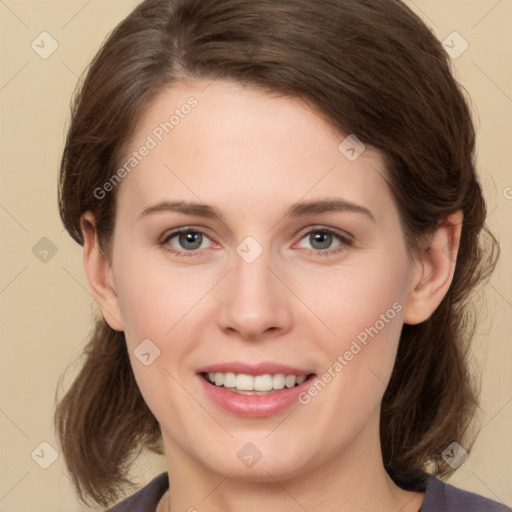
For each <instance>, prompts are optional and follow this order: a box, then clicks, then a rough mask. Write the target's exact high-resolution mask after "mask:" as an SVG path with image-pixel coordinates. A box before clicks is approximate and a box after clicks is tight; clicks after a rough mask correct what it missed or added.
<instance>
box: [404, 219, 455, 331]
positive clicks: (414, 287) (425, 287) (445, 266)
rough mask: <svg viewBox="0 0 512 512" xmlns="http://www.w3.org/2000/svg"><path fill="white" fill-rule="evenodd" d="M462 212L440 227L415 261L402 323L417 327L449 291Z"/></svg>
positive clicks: (442, 223) (446, 220)
mask: <svg viewBox="0 0 512 512" xmlns="http://www.w3.org/2000/svg"><path fill="white" fill-rule="evenodd" d="M462 221H463V213H462V211H461V210H458V211H456V212H455V213H452V214H451V215H449V216H448V217H447V218H446V219H445V220H443V221H442V222H440V223H439V225H438V227H437V228H436V230H435V232H434V233H433V234H432V235H431V236H430V238H429V243H428V244H427V246H426V247H425V248H424V249H423V250H422V252H421V254H420V255H419V256H418V257H417V259H416V262H415V263H416V271H415V272H413V278H412V282H411V288H410V293H409V295H408V297H407V300H406V304H405V308H404V317H403V318H404V323H406V324H411V325H414V324H419V323H421V322H424V321H425V320H427V319H428V318H429V317H430V316H431V315H432V313H433V312H434V311H435V310H436V309H437V307H438V306H439V304H440V303H441V301H442V300H443V298H444V296H445V295H446V293H447V292H448V289H449V288H450V285H451V282H452V279H453V274H454V272H455V264H456V261H457V253H458V251H459V242H460V235H461V232H462Z"/></svg>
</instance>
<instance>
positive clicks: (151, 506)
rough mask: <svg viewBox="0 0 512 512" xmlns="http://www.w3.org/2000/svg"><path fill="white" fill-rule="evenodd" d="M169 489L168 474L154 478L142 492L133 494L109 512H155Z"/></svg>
mask: <svg viewBox="0 0 512 512" xmlns="http://www.w3.org/2000/svg"><path fill="white" fill-rule="evenodd" d="M168 488H169V479H168V477H167V473H162V474H161V475H158V476H157V477H155V478H153V480H151V482H149V483H148V484H147V485H146V486H144V487H143V488H142V489H141V490H140V491H138V492H136V493H135V494H132V495H131V496H130V497H129V498H126V499H125V500H123V501H122V502H121V503H118V504H117V505H116V506H115V507H113V508H111V509H109V510H108V512H155V510H156V507H157V505H158V502H159V501H160V499H161V498H162V496H163V495H164V494H165V491H167V489H168Z"/></svg>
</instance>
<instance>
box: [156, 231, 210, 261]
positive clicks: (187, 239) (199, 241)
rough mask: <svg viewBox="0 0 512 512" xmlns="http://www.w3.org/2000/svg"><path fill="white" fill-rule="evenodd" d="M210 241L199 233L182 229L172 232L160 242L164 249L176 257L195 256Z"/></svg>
mask: <svg viewBox="0 0 512 512" xmlns="http://www.w3.org/2000/svg"><path fill="white" fill-rule="evenodd" d="M207 241H210V239H209V238H208V237H207V236H206V235H205V234H204V233H203V232H201V231H199V230H197V229H192V228H182V229H179V230H176V231H173V232H172V233H170V234H169V235H168V236H166V237H165V238H164V240H162V242H161V245H163V246H164V247H165V249H166V250H167V251H169V252H171V253H173V254H177V255H178V256H197V255H199V254H201V251H200V249H205V248H207V247H208V245H209V244H208V242H207Z"/></svg>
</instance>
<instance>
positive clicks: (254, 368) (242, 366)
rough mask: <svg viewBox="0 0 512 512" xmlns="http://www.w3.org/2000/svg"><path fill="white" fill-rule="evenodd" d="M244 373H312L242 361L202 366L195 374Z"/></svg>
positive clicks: (281, 365)
mask: <svg viewBox="0 0 512 512" xmlns="http://www.w3.org/2000/svg"><path fill="white" fill-rule="evenodd" d="M217 372H218V373H228V372H233V373H245V374H247V375H265V374H271V375H275V374H276V373H284V374H285V375H309V374H311V373H313V372H312V371H310V370H309V369H304V368H298V367H294V366H288V365H285V364H281V363H273V362H271V361H263V362H261V363H257V364H254V363H246V362H243V361H232V362H226V363H217V364H211V365H208V366H203V367H202V368H199V369H198V370H197V373H217Z"/></svg>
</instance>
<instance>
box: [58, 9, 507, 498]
mask: <svg viewBox="0 0 512 512" xmlns="http://www.w3.org/2000/svg"><path fill="white" fill-rule="evenodd" d="M187 78H199V79H207V80H213V79H227V80H235V81H237V82H240V83H243V84H247V85H252V86H255V87H260V88H263V89H264V90H267V91H272V92H276V93H279V94H282V95H288V96H293V97H298V98H301V99H302V100H304V101H305V102H307V103H308V104H309V105H311V106H312V107H313V108H314V109H315V110H316V111H317V112H318V114H320V115H322V116H323V117H324V118H325V119H327V120H328V122H329V123H330V124H331V126H333V127H334V128H336V129H337V130H339V131H340V132H341V133H345V134H349V133H354V134H356V135H357V137H358V138H359V139H360V140H361V141H363V142H364V143H365V144H368V145H371V146H373V147H375V148H377V149H379V150H381V152H382V153H383V154H384V155H385V158H386V161H387V179H388V182H389V184H390V188H391V191H392V193H393V194H394V198H395V201H396V204H397V206H398V208H399V212H400V216H401V221H402V224H403V231H404V234H405V236H406V239H407V241H408V246H409V247H410V248H411V249H414V248H415V247H416V245H417V242H418V241H419V240H420V239H421V238H422V237H423V236H425V235H426V234H428V233H430V232H431V231H432V230H433V229H434V228H435V227H436V226H437V225H438V223H439V221H440V220H442V219H444V218H445V217H447V216H448V215H449V214H450V213H452V212H454V211H456V210H458V209H461V210H462V211H463V213H464V221H463V230H462V235H461V240H460V250H459V254H458V257H457V265H456V269H455V275H454V278H453V282H452V285H451V287H450V289H449V291H448V293H447V295H446V297H445V298H444V300H443V301H442V303H441V305H440V306H439V307H438V309H437V310H436V311H435V312H434V314H433V315H432V316H431V318H429V319H428V320H427V321H425V322H423V323H421V324H419V325H404V327H403V330H402V334H401V339H400V344H399V349H398V355H397V359H396V364H395V367H394V370H393V373H392V376H391V381H390V382H389V385H388V388H387V390H386V393H385V395H384V399H383V403H382V413H381V443H382V452H383V459H384V463H385V466H386V468H387V470H388V471H389V473H390V475H391V476H393V477H394V478H395V479H396V481H397V482H398V481H400V482H402V483H403V485H417V484H418V482H421V481H422V479H423V477H424V475H425V474H426V471H427V469H426V468H427V465H428V466H429V467H430V472H431V473H433V474H436V475H440V476H443V475H447V474H449V473H450V471H451V468H450V467H449V466H447V465H446V464H445V463H444V462H443V460H442V458H441V453H442V452H443V450H444V449H445V448H446V447H447V446H448V445H449V444H450V443H451V442H452V441H455V440H456V441H458V442H459V443H461V444H464V446H465V447H466V448H467V449H469V446H470V444H471V442H472V440H471V439H470V438H468V426H469V425H470V423H471V419H472V418H473V415H474V413H475V407H476V405H477V398H476V396H477V393H476V391H475V385H474V383H473V381H472V378H471V375H470V372H469V369H468V361H467V350H468V345H469V342H470V340H471V338H472V335H473V326H474V321H473V317H472V316H471V311H470V310H469V309H468V297H469V294H470V292H471V291H472V290H473V289H474V287H475V286H476V285H477V284H478V283H479V282H480V281H482V280H483V279H485V278H487V277H488V276H489V274H490V272H491V271H492V269H493V267H494V265H495V262H496V258H497V254H498V247H497V243H496V241H495V239H494V237H492V235H491V234H490V233H489V232H488V231H487V229H486V228H485V226H484V221H485V216H486V207H485V202H484V199H483V197H482V191H481V187H480V185H479V183H478V180H477V177H476V173H475V167H474V151H475V132H474V127H473V123H472V120H471V115H470V111H469V108H468V105H467V102H466V100H465V98H464V94H463V92H462V90H461V88H460V87H459V86H458V84H457V83H456V81H455V80H454V78H453V76H452V74H451V71H450V63H449V59H448V57H447V55H446V53H445V52H444V50H443V48H442V46H441V44H440V43H439V41H438V40H437V39H436V38H435V37H434V35H433V34H432V33H431V31H430V30H429V29H428V28H427V26H425V24H424V23H423V22H422V21H421V20H420V19H419V18H418V17H417V16H416V15H415V14H414V13H413V12H411V11H410V10H409V9H408V8H407V7H406V6H405V5H404V4H402V3H401V2H399V1H396V0H294V1H289V0H208V1H207V2H206V1H204V0H146V1H145V2H143V3H142V4H141V5H140V6H139V7H137V8H136V9H135V10H134V11H133V12H132V13H131V14H130V15H129V16H128V17H127V18H126V19H125V20H124V21H123V22H122V23H121V24H120V25H119V26H118V27H117V28H116V29H115V30H114V31H113V33H112V34H111V35H110V36H109V37H108V39H107V41H106V42H105V43H104V45H103V47H102V49H101V50H100V52H99V53H98V54H97V56H96V58H95V59H94V60H93V62H92V63H91V65H90V67H89V69H88V71H87V74H86V76H85V79H84V81H83V83H82V85H81V87H80V89H79V92H78V94H77V96H76V98H75V100H74V104H73V109H72V122H71V126H70V129H69V133H68V137H67V141H66V146H65V149H64V154H63V157H62V163H61V174H60V190H59V209H60V214H61V217H62V221H63V223H64V225H65V227H66V229H67V230H68V232H69V233H70V235H71V236H72V237H73V238H74V239H75V240H76V241H77V242H78V243H80V244H83V237H82V233H81V230H80V217H81V215H82V214H83V213H84V212H86V211H91V212H92V213H93V214H94V216H95V219H96V228H97V232H98V236H99V239H100V242H101V245H102V248H103V249H104V250H105V252H106V254H107V255H108V252H109V248H110V243H111V235H112V232H113V228H114V224H115V209H116V204H115V191H114V192H112V193H110V194H108V195H107V196H106V197H105V198H103V199H101V200H99V199H97V198H96V196H95V194H94V191H95V190H96V189H97V188H98V187H100V188H101V187H102V186H103V184H104V183H105V182H106V181H107V180H108V179H109V178H110V177H111V176H112V175H113V174H114V173H115V171H116V169H118V166H119V165H120V162H121V156H122V154H123V151H124V149H125V148H126V147H127V144H129V142H130V138H131V136H132V135H133V133H134V130H135V128H136V126H137V122H138V120H139V118H140V116H141V113H142V112H143V111H144V109H145V107H146V106H147V105H148V103H149V102H150V101H151V100H152V99H153V98H154V97H155V96H156V95H157V94H158V93H159V92H160V91H161V90H162V89H163V87H165V86H166V85H168V84H172V83H173V82H175V81H177V80H182V79H187ZM482 235H487V237H486V238H485V239H484V238H483V237H482ZM486 240H487V242H488V243H486ZM55 420H56V429H57V434H58V437H59V439H60V443H61V448H62V452H63V454H64V456H65V459H66V462H67V464H68V468H69V471H70V473H71V476H72V478H73V482H74V484H75V486H76V489H77V491H78V494H79V496H80V497H81V498H82V499H87V498H88V497H89V498H92V499H93V500H94V501H96V502H97V503H99V504H102V505H106V504H108V503H110V502H112V501H114V500H115V499H116V498H117V497H118V495H119V491H120V490H121V489H122V487H123V486H124V485H125V484H126V483H127V482H128V481H127V472H128V469H129V467H130V464H131V462H132V461H133V457H134V456H135V455H136V454H137V453H138V450H139V449H141V448H142V447H149V448H151V449H154V450H158V440H159V436H160V431H159V426H158V423H157V421H156V419H155V418H154V417H153V415H152V414H151V413H150V411H149V409H148V408H147V406H146V404H145V403H144V401H143V399H142V397H141V395H140V392H139V390H138V388H137V385H136V383H135V379H134V376H133V373H132V370H131V367H130V364H129V359H128V355H127V349H126V345H125V339H124V335H123V333H119V332H116V331H113V330H112V329H111V328H110V327H109V326H108V325H107V324H106V323H105V321H104V320H102V321H100V322H99V323H98V325H96V328H95V330H94V332H93V333H92V337H91V339H90V341H89V344H88V346H87V349H86V351H85V362H84V364H83V368H82V370H81V372H80V373H79V375H78V376H77V377H76V380H75V382H74V384H73V385H72V386H71V388H70V389H69V391H68V392H67V394H66V395H65V396H64V398H63V399H62V400H61V401H60V403H59V404H58V407H57V411H56V415H55Z"/></svg>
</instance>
